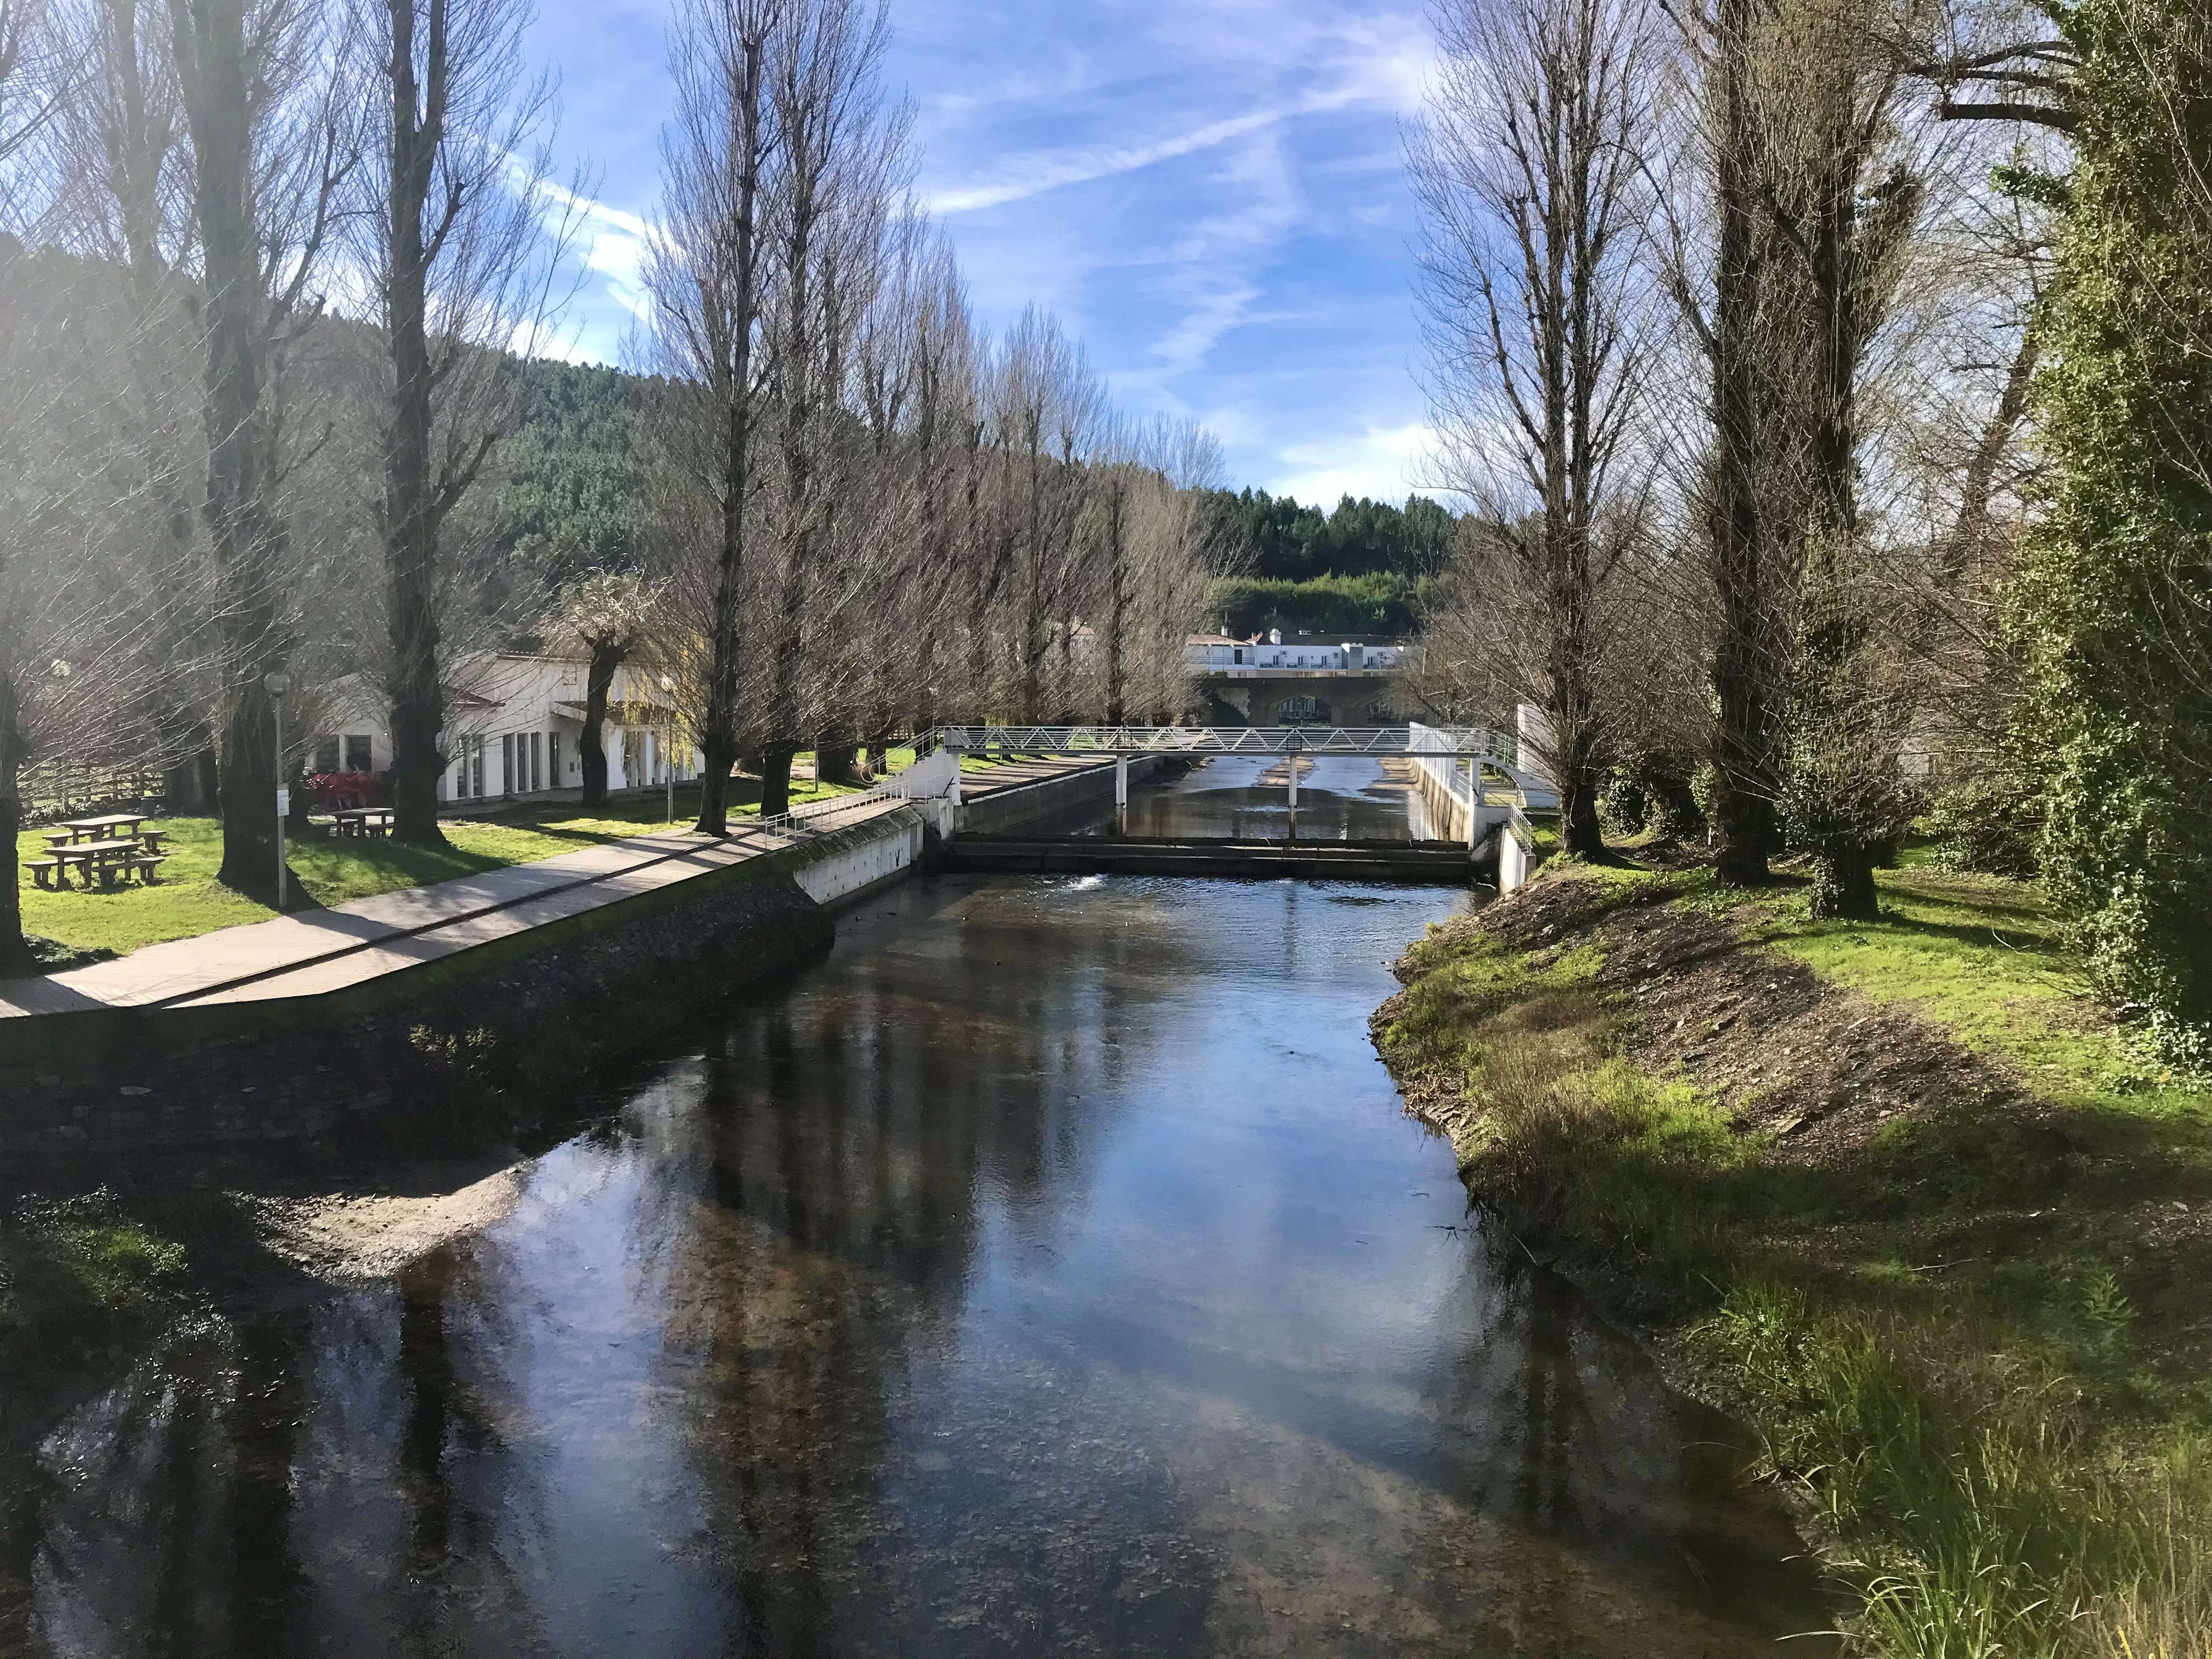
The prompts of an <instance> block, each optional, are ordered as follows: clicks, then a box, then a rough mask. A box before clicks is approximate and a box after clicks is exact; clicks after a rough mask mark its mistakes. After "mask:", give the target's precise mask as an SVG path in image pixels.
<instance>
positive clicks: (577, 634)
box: [561, 572, 655, 807]
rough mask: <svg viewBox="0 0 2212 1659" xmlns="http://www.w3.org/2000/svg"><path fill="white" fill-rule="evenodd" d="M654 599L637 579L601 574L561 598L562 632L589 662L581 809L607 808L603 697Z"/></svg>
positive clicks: (647, 620) (641, 632) (643, 629)
mask: <svg viewBox="0 0 2212 1659" xmlns="http://www.w3.org/2000/svg"><path fill="white" fill-rule="evenodd" d="M654 599H655V595H654V593H653V589H652V588H651V587H650V586H648V585H647V583H646V582H645V581H644V580H641V578H639V577H637V576H635V575H629V574H621V573H611V572H601V573H600V574H598V575H594V576H587V577H586V578H585V579H584V580H581V581H580V582H577V583H575V584H574V585H573V586H570V587H569V588H568V590H567V592H564V593H562V596H561V624H562V629H563V630H564V631H565V632H566V633H567V634H568V635H569V636H570V637H571V638H573V639H574V641H576V642H577V643H578V644H579V645H580V646H581V647H583V649H584V652H585V654H586V657H587V658H588V659H589V666H588V667H587V668H586V671H585V677H584V733H583V737H582V738H581V739H580V741H581V744H582V753H581V756H580V759H581V760H582V762H583V767H584V805H586V806H587V807H599V806H605V805H606V804H607V745H606V722H607V697H608V694H609V692H610V691H611V690H612V689H613V686H614V682H615V671H617V669H619V668H620V667H621V666H622V665H623V663H625V662H626V661H628V660H629V658H630V656H631V655H632V653H635V651H636V650H637V649H638V647H640V645H641V644H642V643H643V642H644V641H645V639H646V637H647V632H648V630H649V629H650V627H651V625H652V619H653V605H654Z"/></svg>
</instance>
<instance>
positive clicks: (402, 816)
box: [351, 0, 574, 843]
mask: <svg viewBox="0 0 2212 1659" xmlns="http://www.w3.org/2000/svg"><path fill="white" fill-rule="evenodd" d="M351 9H352V23H353V33H354V38H355V40H356V41H357V43H358V50H359V51H360V53H361V55H362V60H363V73H362V75H361V76H360V77H359V78H360V79H361V80H362V82H364V83H365V84H368V85H370V86H373V87H374V88H376V89H377V93H376V96H375V97H374V99H373V100H371V102H370V106H369V107H370V111H371V113H370V116H369V118H368V124H367V131H366V133H365V135H364V142H365V149H366V150H367V151H368V153H369V154H370V155H374V163H375V164H374V165H373V166H369V165H365V166H363V167H362V169H361V172H360V173H359V174H358V176H357V183H358V185H359V196H360V200H359V203H358V206H357V210H356V213H355V215H354V216H353V220H352V222H353V224H354V225H355V226H356V227H357V228H358V230H359V232H360V234H359V236H358V238H357V243H358V246H357V247H356V258H358V260H359V262H360V264H361V265H362V268H363V269H364V270H367V271H368V272H370V273H372V274H373V280H374V285H375V289H374V297H373V302H372V307H371V308H372V309H373V311H374V314H375V315H376V316H377V319H378V320H379V322H380V324H381V325H382V343H383V347H384V356H385V361H386V374H385V376H384V379H383V383H382V385H381V386H380V388H379V396H378V403H379V404H380V407H381V425H382V428H383V430H382V443H381V448H382V452H383V472H384V493H383V501H382V502H381V506H380V513H379V514H378V519H379V530H380V534H381V537H382V539H383V543H384V551H385V567H386V582H387V599H386V625H387V628H388V630H389V645H390V653H391V654H390V660H389V663H388V665H387V678H388V690H389V692H390V696H391V703H392V719H391V728H392V772H393V789H394V794H393V805H394V806H395V808H396V811H395V812H394V815H393V824H392V833H393V835H394V836H395V837H397V838H398V839H399V840H402V841H410V842H426V843H436V842H442V841H443V840H444V837H443V836H442V835H441V833H440V830H439V828H438V780H439V777H440V775H441V774H442V773H443V772H444V770H445V768H446V764H447V757H445V756H444V755H443V754H442V753H441V751H440V749H439V738H440V733H441V731H442V729H443V727H444V726H445V723H446V722H445V697H444V692H443V690H442V688H441V682H440V674H439V667H440V650H439V647H440V641H441V632H442V629H441V611H442V609H443V605H442V601H443V599H444V594H443V592H441V578H442V577H444V576H445V575H446V574H448V562H447V560H445V559H443V558H441V553H442V552H443V551H444V547H443V544H445V543H446V542H447V541H448V540H449V539H450V538H451V537H452V535H453V526H454V523H455V520H454V517H453V515H454V512H455V509H456V508H457V507H459V506H460V504H461V502H462V501H463V500H464V498H465V496H466V495H468V493H469V491H470V490H471V489H472V488H473V487H474V486H475V484H476V483H477V480H478V478H479V477H481V476H482V474H483V469H484V466H485V465H486V463H487V462H488V461H489V459H491V456H492V453H493V451H494V448H495V446H496V445H497V444H498V442H499V441H500V440H501V438H502V437H504V436H505V435H507V433H508V432H510V431H511V430H512V429H513V425H514V423H515V421H516V419H517V417H518V415H519V412H520V376H519V374H518V373H517V370H516V365H515V362H514V359H513V356H512V355H511V354H513V353H514V352H517V351H520V352H523V353H527V352H528V350H529V349H530V348H531V346H532V343H533V342H534V341H535V339H536V338H537V337H538V334H539V331H540V330H541V329H542V328H543V326H544V323H545V322H546V320H547V319H548V313H549V308H550V307H549V303H548V302H549V299H550V295H551V286H550V285H551V281H552V273H553V270H554V269H555V264H556V256H557V254H558V252H559V251H560V249H561V247H562V244H563V242H564V240H565V237H564V236H562V234H558V233H557V232H556V234H551V235H549V234H547V226H546V223H545V220H544V214H543V211H542V208H543V204H544V203H545V202H546V201H547V200H548V198H549V194H550V192H548V191H546V190H545V189H544V185H545V183H546V178H547V173H548V170H549V164H548V161H547V157H546V155H545V151H544V142H545V139H546V137H547V134H546V128H547V127H548V125H550V103H551V86H550V82H548V81H547V80H545V79H544V78H542V77H540V78H536V79H532V77H531V76H529V75H528V74H527V72H526V70H525V69H524V67H523V62H522V34H523V31H524V30H525V29H526V28H527V27H528V26H529V23H530V21H531V17H532V9H531V7H530V6H529V4H528V3H527V0H353V4H352V8H351ZM562 196H563V197H564V198H565V199H569V200H573V199H574V193H573V192H562Z"/></svg>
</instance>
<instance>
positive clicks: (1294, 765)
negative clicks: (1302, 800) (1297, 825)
mask: <svg viewBox="0 0 2212 1659" xmlns="http://www.w3.org/2000/svg"><path fill="white" fill-rule="evenodd" d="M1283 759H1284V762H1285V765H1286V766H1287V767H1288V769H1289V770H1290V774H1291V811H1293V812H1295V811H1297V810H1298V751H1297V750H1295V749H1293V750H1291V752H1290V753H1289V754H1287V755H1285V757H1283Z"/></svg>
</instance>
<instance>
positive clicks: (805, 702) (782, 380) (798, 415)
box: [752, 0, 911, 815]
mask: <svg viewBox="0 0 2212 1659" xmlns="http://www.w3.org/2000/svg"><path fill="white" fill-rule="evenodd" d="M888 31H889V23H888V18H887V14H886V13H885V11H884V8H883V6H882V5H881V4H880V3H872V0H793V9H792V10H791V12H790V14H789V15H788V16H787V19H786V20H785V22H784V25H783V27H782V28H781V30H780V31H779V33H778V34H777V36H776V39H775V52H774V54H773V56H772V58H771V62H770V65H769V96H770V98H771V100H772V101H773V103H774V106H775V127H776V131H777V134H778V137H779V140H780V143H779V148H778V149H777V152H776V155H775V158H774V162H773V165H772V167H771V168H770V170H769V178H768V191H767V200H766V205H767V208H768V215H769V216H768V227H769V243H768V247H767V250H766V251H767V253H768V260H767V264H766V268H765V273H764V274H765V276H766V279H767V296H766V301H765V303H764V305H763V343H764V346H765V349H766V353H767V358H766V368H767V376H768V383H769V401H770V408H771V418H772V420H773V422H774V424H775V447H774V463H775V471H774V477H773V479H772V482H771V487H770V489H769V491H768V494H767V496H766V502H765V504H766V506H767V507H768V509H769V513H770V515H771V518H772V521H773V523H774V525H775V565H774V567H773V569H772V571H771V572H770V573H769V578H770V580H769V598H768V601H767V603H766V604H765V605H764V606H763V611H762V622H763V625H762V628H761V629H759V630H758V631H757V634H756V637H755V639H754V641H753V646H752V649H753V651H754V653H755V654H756V655H757V657H758V658H759V659H760V662H761V668H762V675H763V678H764V680H765V682H766V693H765V697H764V701H763V706H762V708H761V709H760V713H759V718H760V721H761V731H760V737H759V743H758V747H759V750H760V753H761V756H762V774H761V811H762V812H763V813H764V814H769V815H773V814H775V813H778V812H781V811H787V809H788V807H789V805H790V787H791V763H792V760H793V757H794V756H796V754H797V753H798V751H799V749H800V748H802V747H804V746H805V742H806V739H807V738H808V737H809V736H811V735H813V734H814V733H817V732H819V731H821V730H822V729H823V726H824V725H826V724H827V723H828V721H827V719H826V717H825V715H824V714H823V712H822V711H821V710H820V709H819V708H818V707H811V706H810V703H811V701H812V700H811V697H810V695H809V694H810V690H811V689H812V688H811V687H810V686H809V685H808V684H807V683H806V675H805V671H806V668H807V665H808V659H809V631H810V630H809V626H808V624H809V621H810V616H811V617H812V619H813V620H814V621H815V622H816V623H817V624H820V623H823V621H825V620H826V618H827V616H828V614H829V611H831V610H832V609H833V608H834V607H833V606H831V605H819V606H817V604H816V601H817V599H821V598H823V597H825V596H824V594H823V589H822V578H823V576H824V575H825V574H828V572H829V570H830V569H831V568H833V567H832V565H831V561H832V560H833V559H834V558H835V556H836V552H837V550H838V548H839V544H840V542H841V540H849V539H850V537H851V534H852V532H853V531H854V529H855V528H856V526H852V525H849V524H845V525H841V523H840V522H839V520H840V517H841V515H842V514H848V513H850V512H853V511H855V510H858V509H859V508H860V507H863V506H864V505H865V504H864V503H862V502H860V501H857V500H855V499H854V498H853V497H852V496H851V495H850V494H849V493H848V486H849V484H850V483H851V482H852V481H853V480H852V470H851V467H850V465H849V459H850V458H849V457H848V455H847V454H846V453H845V452H846V450H847V448H848V445H849V443H850V440H851V422H850V419H849V410H848V403H847V397H846V394H847V391H848V386H847V377H848V373H849V370H850V368H851V357H850V354H851V350H852V347H853V343H854V339H855V337H856V335H857V332H858V330H859V327H860V319H862V317H864V316H865V315H866V311H867V309H868V307H869V305H870V302H871V301H872V296H873V293H874V289H875V284H876V283H877V281H878V277H879V276H880V274H881V272H880V266H879V264H878V260H879V257H880V255H881V252H882V249H883V240H884V234H885V231H886V229H887V228H888V226H889V223H890V216H891V210H892V207H893V204H894V203H895V202H896V200H897V199H898V197H899V195H900V193H901V191H902V186H903V185H904V182H905V181H904V179H903V178H902V176H901V175H902V171H903V169H904V167H905V166H906V149H907V137H908V130H909V127H910V125H911V112H910V111H909V110H908V108H907V107H906V106H903V105H901V106H896V107H887V106H886V102H885V100H884V94H883V88H882V83H881V73H882V64H883V54H884V46H885V44H886V42H887V40H888V38H889V35H888ZM817 684H818V682H817Z"/></svg>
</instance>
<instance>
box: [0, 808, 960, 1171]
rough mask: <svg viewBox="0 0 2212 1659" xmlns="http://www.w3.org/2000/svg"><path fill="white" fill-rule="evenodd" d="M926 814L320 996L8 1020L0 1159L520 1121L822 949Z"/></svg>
mask: <svg viewBox="0 0 2212 1659" xmlns="http://www.w3.org/2000/svg"><path fill="white" fill-rule="evenodd" d="M927 823H928V818H927V816H926V815H925V814H924V813H923V812H922V811H918V810H916V809H915V808H914V807H911V806H900V807H896V808H894V809H893V810H891V811H887V812H884V813H882V814H880V815H878V816H877V817H872V818H871V819H869V820H868V821H867V822H866V823H860V824H856V825H854V826H852V827H850V828H848V829H841V830H837V831H836V832H834V833H833V834H831V835H829V836H825V837H823V839H822V840H820V841H817V842H809V843H807V844H806V845H805V846H802V847H798V848H791V849H788V850H787V851H785V852H782V853H777V854H770V855H769V856H767V857H763V858H758V859H754V860H748V861H747V862H745V863H744V864H740V865H737V866H732V867H731V868H728V869H726V870H722V871H720V872H714V873H713V874H710V875H705V876H701V877H699V878H696V879H695V880H691V881H687V882H683V883H680V884H678V885H676V886H673V887H668V888H663V889H660V890H658V891H655V892H653V893H649V894H646V895H643V896H640V897H637V898H635V899H631V900H629V901H628V902H624V903H621V904H615V905H610V906H608V907H606V908H604V909H600V910H595V911H592V912H588V913H586V914H585V915H579V916H574V917H569V918H568V919H566V920H564V921H557V922H554V923H550V924H549V925H547V926H545V927H539V928H534V929H532V930H531V931H530V932H528V933H520V934H517V935H514V936H512V937H510V938H508V939H501V940H499V941H497V942H496V943H495V944H492V945H483V946H479V947H477V949H476V950H473V951H464V952H463V953H461V954H460V955H459V956H457V957H448V958H446V959H444V960H442V961H440V962H436V963H428V964H425V965H423V966H422V967H419V968H414V969H408V970H407V971H405V972H403V973H399V974H394V975H386V977H385V978H383V979H380V980H376V981H370V982H369V983H368V984H367V985H364V986H361V987H356V988H355V989H353V990H349V991H346V992H341V993H337V994H333V995H330V996H322V997H303V998H298V999H295V1000H290V1001H275V1002H266V1003H252V1004H240V1005H233V1006H228V1007H222V1008H206V1009H174V1010H156V1009H112V1010H102V1011H98V1012H88V1013H82V1014H55V1015H44V1016H40V1017H39V1018H37V1019H36V1020H23V1021H14V1022H10V1024H11V1027H12V1028H14V1029H11V1030H10V1033H9V1036H10V1037H11V1039H13V1038H17V1037H21V1038H22V1039H24V1040H25V1041H24V1042H23V1044H22V1047H23V1048H24V1055H23V1059H24V1063H23V1064H22V1065H21V1066H16V1065H14V1064H11V1065H9V1066H8V1067H7V1068H5V1070H4V1071H0V1156H5V1155H15V1156H29V1155H57V1154H58V1155H61V1156H65V1157H66V1156H73V1155H79V1154H91V1153H102V1152H143V1151H149V1150H158V1149H160V1148H162V1147H182V1146H222V1145H229V1144H238V1143H249V1142H318V1141H343V1140H344V1139H348V1138H349V1137H353V1136H356V1135H376V1136H389V1135H392V1134H395V1133H397V1134H401V1135H404V1134H407V1133H428V1134H431V1135H434V1136H440V1137H442V1136H444V1135H446V1134H447V1133H450V1132H451V1131H452V1130H453V1127H454V1126H455V1125H457V1124H460V1123H463V1122H471V1123H475V1122H482V1123H486V1124H489V1125H492V1126H494V1127H495V1128H499V1127H510V1128H511V1127H513V1126H514V1125H517V1124H520V1123H525V1122H527V1121H530V1120H531V1118H532V1115H533V1114H536V1113H538V1112H542V1111H543V1110H544V1109H545V1107H546V1105H547V1104H548V1103H558V1102H561V1101H565V1100H567V1099H568V1098H570V1097H571V1096H572V1095H573V1093H574V1085H576V1084H577V1083H578V1082H579V1081H580V1080H581V1079H582V1078H583V1077H584V1076H585V1075H586V1073H588V1072H589V1070H590V1068H591V1067H592V1066H594V1065H597V1064H599V1063H600V1062H603V1061H605V1060H609V1059H611V1058H613V1057H615V1056H617V1055H618V1054H623V1052H625V1051H627V1050H629V1049H633V1048H638V1047H641V1046H642V1045H644V1044H646V1043H648V1042H652V1041H653V1040H654V1039H655V1038H656V1037H659V1036H661V1035H662V1034H664V1033H665V1032H666V1031H668V1030H671V1028H673V1027H676V1026H678V1025H681V1024H684V1022H686V1021H688V1020H690V1019H691V1018H696V1017H697V1016H698V1015H700V1014H702V1012H706V1011H707V1010H708V1009H710V1008H712V1007H713V1006H715V1005H716V1004H717V1003H719V1002H720V1001H722V1000H725V999H726V998H727V997H729V996H731V995H732V994H735V993H738V992H741V991H745V990H750V989H759V988H763V987H769V986H773V985H775V984H776V983H778V982H780V981H783V980H785V979H787V978H788V977H789V976H790V975H793V974H794V973H796V972H798V971H799V969H801V968H804V967H805V965H807V964H808V963H811V962H813V961H815V960H817V958H819V957H821V956H822V955H823V954H824V953H825V952H827V951H828V950H829V946H830V944H831V942H832V940H833V939H834V937H835V929H834V927H833V926H832V924H831V922H830V920H829V912H828V908H827V907H828V906H830V905H834V904H836V903H838V902H848V901H850V900H852V899H854V898H856V897H858V896H860V895H861V894H863V893H865V892H866V891H868V890H871V889H872V888H873V887H875V886H878V885H880V884H883V883H884V882H887V881H891V880H896V879H898V878H900V877H902V876H903V875H904V874H905V873H906V872H908V871H909V870H911V869H912V868H913V867H914V866H915V863H916V862H917V861H919V860H920V859H921V854H922V851H923V848H924V846H925V844H926V835H925V830H926V828H927ZM25 1027H35V1028H36V1029H34V1030H24V1029H22V1028H25Z"/></svg>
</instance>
